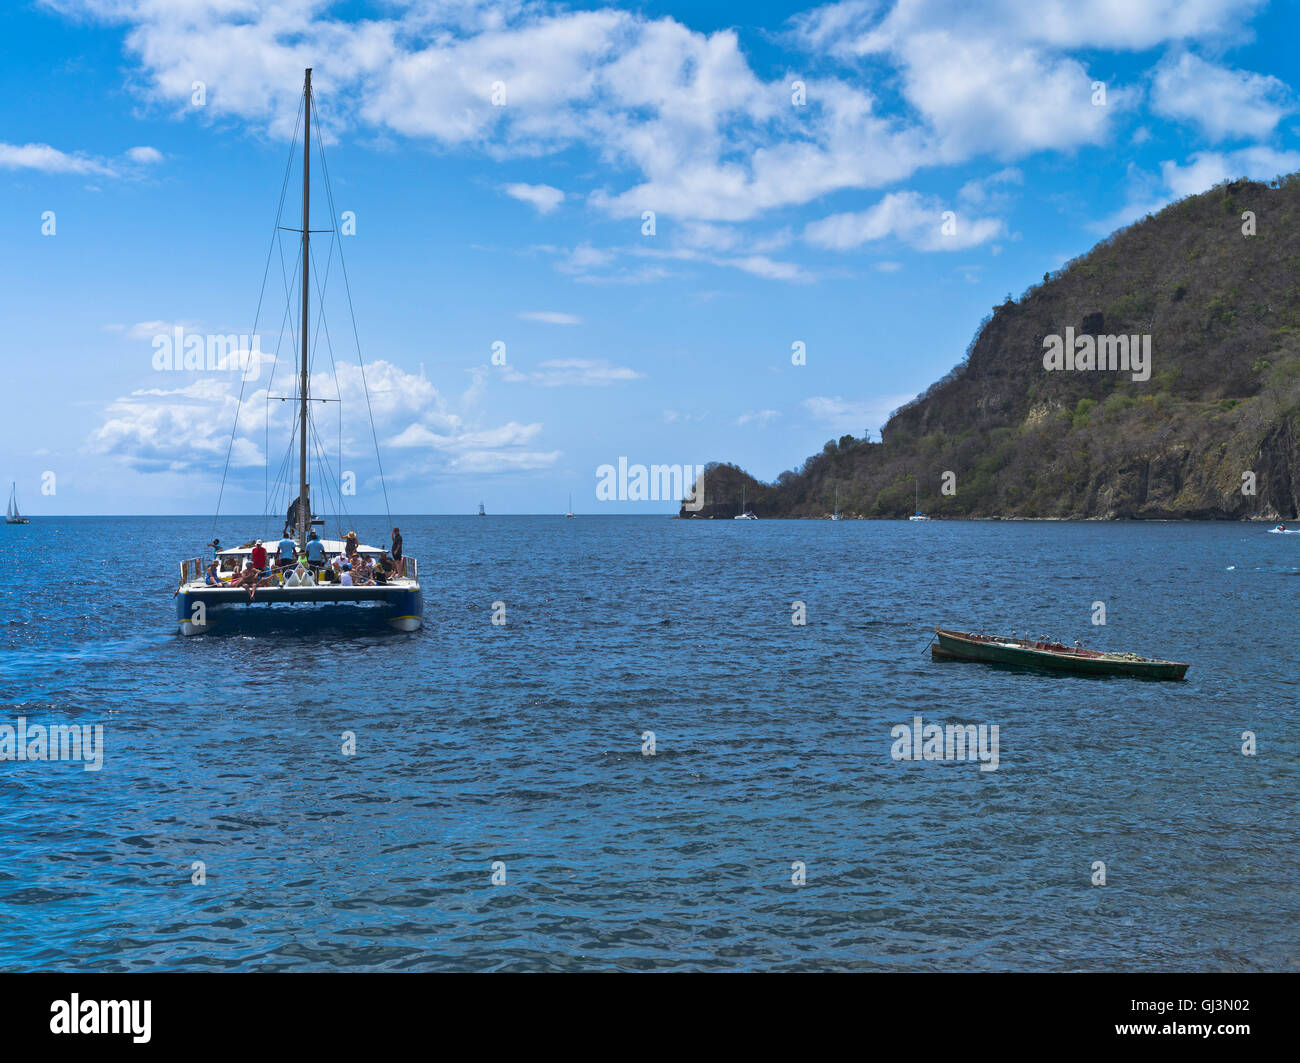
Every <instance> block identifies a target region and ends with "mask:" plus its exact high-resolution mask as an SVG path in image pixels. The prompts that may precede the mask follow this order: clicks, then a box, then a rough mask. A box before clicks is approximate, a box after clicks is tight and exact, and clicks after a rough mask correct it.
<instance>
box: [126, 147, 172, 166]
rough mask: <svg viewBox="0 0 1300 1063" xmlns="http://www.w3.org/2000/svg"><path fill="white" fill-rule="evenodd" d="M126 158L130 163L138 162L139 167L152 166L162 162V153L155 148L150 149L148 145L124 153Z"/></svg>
mask: <svg viewBox="0 0 1300 1063" xmlns="http://www.w3.org/2000/svg"><path fill="white" fill-rule="evenodd" d="M126 157H127V158H128V159H130V160H131V161H132V162H138V163H139V164H140V165H141V166H154V165H157V164H158V163H160V162H162V161H163V153H162V152H161V151H159V150H158V149H157V148H151V147H149V146H148V145H144V146H141V147H138V148H132V149H131V150H130V151H128V152H127V153H126Z"/></svg>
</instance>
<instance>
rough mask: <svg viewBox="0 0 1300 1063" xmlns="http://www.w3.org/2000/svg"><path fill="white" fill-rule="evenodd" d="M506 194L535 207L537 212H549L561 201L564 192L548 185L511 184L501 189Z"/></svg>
mask: <svg viewBox="0 0 1300 1063" xmlns="http://www.w3.org/2000/svg"><path fill="white" fill-rule="evenodd" d="M502 191H503V192H505V194H506V195H508V196H511V197H512V198H514V199H517V200H519V201H520V202H523V203H527V204H529V205H530V206H532V207H535V208H536V209H537V212H538V213H539V214H549V213H550V212H551V211H553V210H554V209H555V208H556V207H558V206H559V205H560V204H561V203H562V202H564V193H563V192H561V191H560V190H559V189H558V188H552V187H551V186H550V185H527V184H512V185H506V186H504V188H503V189H502Z"/></svg>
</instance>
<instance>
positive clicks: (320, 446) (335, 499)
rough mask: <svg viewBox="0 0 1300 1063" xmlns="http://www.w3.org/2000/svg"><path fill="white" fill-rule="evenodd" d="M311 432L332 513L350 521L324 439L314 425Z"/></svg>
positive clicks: (350, 517) (349, 514) (350, 516)
mask: <svg viewBox="0 0 1300 1063" xmlns="http://www.w3.org/2000/svg"><path fill="white" fill-rule="evenodd" d="M311 434H312V440H313V446H314V449H315V451H316V456H317V459H316V460H317V466H318V467H319V468H320V470H321V473H322V475H324V476H325V477H326V479H325V483H326V484H327V485H328V486H327V488H326V491H327V494H328V498H329V501H330V503H331V504H333V505H334V506H335V509H334V513H335V515H336V517H337V516H338V515H340V514H342V515H343V516H346V517H347V518H348V520H349V521H350V520H352V514H351V513H349V512H348V511H347V508H346V507H345V505H344V503H343V491H342V487H341V486H338V487H336V486H335V470H334V467H333V466H332V465H331V464H330V460H329V457H328V456H327V454H326V453H325V446H324V441H323V440H322V439H321V437H320V433H319V432H317V431H316V427H315V425H313V426H312V430H311ZM339 538H342V535H340V536H339Z"/></svg>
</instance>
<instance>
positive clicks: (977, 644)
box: [930, 627, 1187, 679]
mask: <svg viewBox="0 0 1300 1063" xmlns="http://www.w3.org/2000/svg"><path fill="white" fill-rule="evenodd" d="M930 652H931V655H932V656H933V657H936V658H943V659H948V660H957V661H982V662H984V663H985V664H1010V665H1019V666H1021V667H1024V668H1047V669H1050V670H1052V671H1054V672H1075V673H1077V674H1081V675H1127V676H1134V677H1135V678H1138V679H1182V678H1183V677H1184V676H1185V675H1186V674H1187V665H1185V664H1179V663H1178V662H1177V661H1161V660H1158V659H1156V658H1151V657H1139V656H1138V655H1137V654H1136V653H1104V652H1102V651H1101V650H1086V649H1083V648H1082V647H1078V646H1063V645H1061V643H1059V642H1035V641H1032V640H1030V639H1018V638H1004V637H1003V636H1001V635H972V634H970V633H969V632H964V631H948V630H947V629H945V628H941V627H937V628H935V629H934V642H933V643H932V644H931V650H930Z"/></svg>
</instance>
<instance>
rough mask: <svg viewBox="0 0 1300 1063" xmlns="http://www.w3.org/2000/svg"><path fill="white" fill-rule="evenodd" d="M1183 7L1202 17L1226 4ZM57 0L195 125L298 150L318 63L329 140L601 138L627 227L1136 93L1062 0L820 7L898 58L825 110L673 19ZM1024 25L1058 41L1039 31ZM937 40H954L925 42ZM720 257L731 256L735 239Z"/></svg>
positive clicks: (1033, 125) (738, 212)
mask: <svg viewBox="0 0 1300 1063" xmlns="http://www.w3.org/2000/svg"><path fill="white" fill-rule="evenodd" d="M1100 2H1101V0H1098V3H1100ZM1180 3H1181V4H1182V6H1183V7H1187V6H1190V7H1193V8H1200V7H1205V6H1206V4H1207V3H1208V0H1180ZM58 6H59V7H60V8H65V9H67V10H69V11H76V10H81V11H85V12H88V13H89V14H91V15H92V16H95V17H98V18H99V19H101V20H105V21H111V22H121V23H125V24H127V26H128V27H129V30H128V33H127V47H128V49H129V50H130V51H131V52H132V53H133V54H134V56H135V58H136V60H137V61H138V63H139V66H140V68H141V69H140V72H139V83H140V84H141V85H142V86H143V91H144V92H145V94H146V95H147V96H149V97H150V98H152V99H153V100H154V101H156V102H158V103H160V104H162V105H164V106H166V107H169V108H171V109H173V110H174V111H175V112H176V113H177V114H179V115H185V116H191V117H193V118H195V119H197V120H200V121H214V120H219V119H221V118H225V117H231V116H234V117H239V118H242V119H244V120H247V121H249V122H251V123H254V124H255V125H257V126H259V127H262V128H266V129H269V130H270V131H271V132H273V133H274V134H277V135H280V136H288V135H289V133H291V132H292V130H293V127H294V121H295V115H296V112H297V105H298V98H299V85H300V79H301V76H302V69H303V67H304V66H307V65H309V64H311V65H314V66H315V68H316V80H315V85H316V88H317V95H318V100H319V101H320V105H321V106H322V107H323V108H326V109H327V113H326V114H325V116H324V119H325V127H326V130H327V132H328V131H329V130H330V129H339V128H342V127H344V126H348V125H364V126H368V127H370V128H372V129H374V130H376V131H378V132H379V133H381V134H393V133H396V134H399V135H404V136H409V137H418V138H427V139H431V140H434V141H436V142H438V143H440V144H443V145H451V146H469V147H472V148H475V149H478V150H482V151H485V152H487V153H489V154H491V155H493V156H496V157H498V158H507V157H515V158H519V157H523V158H530V157H535V156H537V155H539V154H546V153H555V152H558V151H561V150H564V149H565V148H567V147H569V146H571V145H574V144H582V145H585V146H587V147H588V148H590V149H591V150H592V151H594V152H595V153H597V155H598V156H599V157H600V160H601V162H602V163H604V164H605V167H606V171H607V172H608V173H609V174H612V175H618V183H617V184H616V185H615V186H614V187H599V188H597V189H596V190H594V191H593V192H591V193H590V194H589V195H588V196H587V202H588V203H590V204H591V205H593V206H595V207H596V208H597V209H600V210H603V211H606V212H608V213H610V214H611V215H614V216H616V217H625V218H634V217H639V216H640V214H641V212H642V211H643V210H646V209H652V210H655V211H657V212H658V213H659V214H660V215H661V216H664V217H666V218H677V219H681V220H694V221H700V222H735V221H747V220H750V219H753V218H755V217H757V216H759V215H761V214H763V213H764V212H766V211H769V210H774V209H778V208H782V207H788V206H798V205H802V204H805V203H808V202H810V201H812V200H815V199H817V198H818V197H820V196H823V195H825V194H827V193H829V192H834V191H837V190H843V189H869V188H879V187H882V186H885V185H888V184H890V183H892V182H896V181H899V180H904V179H906V178H908V177H909V176H911V175H912V174H913V173H914V172H915V171H916V170H917V169H918V168H920V167H923V166H927V165H933V164H942V163H947V162H954V161H959V160H962V159H964V158H966V157H969V156H971V155H976V154H985V153H992V154H998V155H1004V156H1005V155H1011V154H1015V153H1017V152H1027V151H1037V150H1040V149H1043V148H1056V149H1069V148H1073V147H1076V146H1078V145H1081V144H1091V143H1096V142H1097V141H1098V140H1099V139H1100V138H1101V137H1102V136H1103V134H1104V132H1105V128H1106V124H1107V122H1108V115H1110V114H1111V113H1113V111H1114V110H1115V109H1116V108H1115V106H1114V105H1115V103H1116V101H1117V100H1118V99H1119V98H1120V93H1119V92H1118V91H1116V92H1113V93H1112V94H1111V101H1112V106H1110V107H1105V108H1096V107H1092V106H1091V105H1090V100H1089V92H1090V88H1089V86H1090V79H1089V77H1088V75H1087V72H1086V71H1085V70H1084V69H1083V67H1082V65H1081V64H1080V63H1079V62H1078V61H1077V60H1075V59H1072V58H1069V57H1066V56H1062V55H1059V54H1057V53H1054V52H1052V51H1051V50H1050V49H1051V47H1054V46H1057V45H1059V44H1061V43H1063V42H1062V41H1061V40H1060V39H1059V38H1060V36H1061V33H1062V32H1064V31H1065V30H1070V29H1073V28H1074V23H1075V22H1077V21H1079V20H1077V19H1073V18H1072V17H1070V16H1069V15H1068V14H1067V12H1066V8H1065V7H1064V6H1063V5H1062V3H1045V4H1043V5H1042V6H1043V7H1044V8H1047V9H1050V10H1053V11H1055V18H1054V19H1053V18H1049V17H1045V16H1044V15H1043V13H1042V12H1040V11H1037V10H1035V9H1034V8H1033V5H1014V4H1004V5H1002V6H1004V7H1007V8H1008V10H1007V11H1003V12H1002V13H1001V14H1000V15H998V17H996V18H994V19H992V20H991V23H990V24H989V25H985V20H983V19H978V18H973V17H971V16H969V15H961V16H960V17H958V16H954V15H953V14H952V12H950V11H949V10H947V8H946V7H945V6H944V5H939V6H937V7H936V6H935V5H934V4H932V3H916V2H911V0H908V2H900V3H898V4H896V5H895V6H894V7H893V8H892V9H891V10H890V13H889V15H888V17H887V18H885V19H883V20H880V22H879V25H869V26H868V29H869V30H870V32H868V33H866V34H865V35H863V34H859V35H858V37H854V36H853V33H856V32H857V25H856V23H857V22H858V21H860V14H861V11H862V10H867V11H874V10H876V8H875V6H874V5H873V7H872V8H870V9H867V8H864V7H863V5H854V4H849V5H844V6H842V7H841V8H823V9H820V10H819V12H816V13H814V17H809V18H806V19H805V20H804V21H803V23H801V25H803V26H804V28H805V31H806V32H805V33H804V34H803V39H804V41H805V43H808V44H811V45H813V46H816V47H820V48H824V49H828V50H832V51H834V52H836V53H844V52H845V51H846V50H847V52H848V53H850V54H857V55H872V56H875V57H878V58H879V59H881V60H882V61H881V62H879V63H876V64H874V65H873V67H872V69H871V72H870V74H869V75H864V76H855V77H854V78H852V79H846V78H839V77H833V76H822V77H816V78H812V77H807V76H805V78H804V80H805V81H806V83H807V93H808V95H807V103H806V105H805V106H803V107H798V108H796V107H794V106H792V105H791V100H790V87H789V84H788V80H789V79H788V78H787V77H786V76H784V75H779V76H774V77H772V78H771V79H770V80H767V79H765V78H764V77H762V76H760V75H759V74H757V73H756V72H755V70H754V69H753V67H752V66H751V64H750V62H749V60H748V58H747V57H746V55H745V53H744V52H743V51H742V49H741V46H740V42H739V38H738V36H737V34H736V33H735V31H733V30H730V29H724V30H719V31H717V32H713V33H702V32H696V31H694V30H691V29H690V28H688V27H686V26H684V25H682V24H681V23H679V22H678V21H676V20H674V19H672V18H669V17H660V18H650V17H646V16H643V15H640V14H635V13H632V12H628V11H621V10H616V9H613V8H605V9H599V10H576V11H575V10H566V9H564V8H561V7H558V6H553V5H547V4H531V3H530V4H523V3H509V2H508V3H506V4H505V5H504V6H502V5H499V4H497V5H487V4H483V5H480V4H477V3H473V2H462V3H456V4H452V5H449V6H448V5H435V6H431V7H428V8H424V7H396V8H389V9H384V8H381V9H380V13H379V14H377V15H376V16H375V17H372V18H369V19H366V20H364V21H359V22H355V23H349V22H346V21H344V20H343V19H341V18H339V17H338V16H337V15H336V14H335V13H334V12H333V11H332V9H330V8H329V7H327V6H325V5H323V4H318V3H313V2H308V0H295V2H292V3H287V4H282V5H267V6H260V5H252V4H248V3H242V2H231V0H208V2H204V0H187V2H186V3H184V4H180V5H165V4H160V3H154V2H144V0H85V2H84V3H81V4H78V3H76V2H75V0H58ZM1129 6H1130V7H1131V6H1136V5H1129ZM1108 7H1109V8H1115V10H1113V11H1112V10H1109V9H1106V10H1105V11H1104V13H1105V15H1106V17H1105V18H1098V19H1097V22H1098V24H1099V26H1103V27H1104V26H1106V25H1109V24H1111V23H1115V22H1124V21H1125V20H1126V19H1128V17H1129V16H1128V13H1127V11H1126V9H1123V5H1119V4H1115V3H1114V2H1113V0H1111V3H1110V4H1109V5H1108ZM1237 7H1238V8H1240V7H1241V5H1240V4H1238V5H1237ZM917 9H920V10H921V11H922V13H923V14H925V15H926V17H916V16H917ZM1013 9H1014V10H1013ZM1102 10H1103V9H1102V8H1101V7H1099V8H1098V11H1102ZM927 13H928V14H927ZM1012 13H1014V14H1016V15H1017V16H1018V17H1019V18H1020V19H1027V20H1028V21H1030V22H1033V23H1035V24H1037V25H1039V26H1041V27H1044V29H1043V31H1042V32H1040V33H1038V34H1037V36H1036V37H1035V35H1034V34H1030V35H1029V36H1028V37H1026V36H1025V34H1024V33H1022V32H1021V31H1020V30H1019V29H1017V25H1018V22H1017V19H1016V18H1012V17H1011V14H1012ZM817 20H820V22H819V23H818V25H820V26H821V29H819V30H816V31H814V30H812V29H811V28H810V27H812V26H813V24H814V22H816V21H817ZM836 20H838V21H839V22H840V23H842V25H841V32H840V34H839V35H838V36H836V37H834V38H832V37H831V36H829V35H827V34H826V33H824V32H823V31H824V29H825V27H826V26H827V25H829V24H830V23H831V22H835V21H836ZM867 21H868V23H872V22H874V21H875V20H874V17H873V18H872V19H868V20H867ZM955 22H960V24H961V29H960V31H959V30H958V29H956V28H952V27H953V24H954V23H955ZM1180 22H1181V23H1183V24H1185V25H1186V26H1188V27H1191V28H1193V29H1196V28H1203V27H1205V26H1216V27H1217V26H1219V25H1220V22H1219V21H1217V20H1215V19H1213V18H1211V17H1210V14H1209V13H1204V14H1203V17H1201V18H1199V19H1191V18H1187V17H1186V16H1184V15H1180V14H1179V13H1178V11H1177V10H1171V12H1170V14H1169V16H1168V17H1167V19H1166V20H1165V25H1163V26H1162V27H1161V32H1162V33H1165V34H1167V33H1168V32H1171V31H1170V29H1169V27H1170V25H1174V26H1176V25H1178V24H1179V23H1180ZM933 26H947V27H949V28H948V29H945V30H940V31H934V30H932V29H927V27H933ZM1054 27H1055V28H1054ZM1140 29H1141V27H1140V26H1134V27H1133V28H1132V31H1133V33H1137V32H1138V31H1139V30H1140ZM1049 31H1050V32H1049ZM1076 35H1077V34H1076ZM1085 36H1086V35H1085ZM859 37H860V38H861V39H859ZM845 41H848V42H849V43H848V44H846V43H845ZM1008 41H1011V42H1013V44H1014V45H1015V46H1013V47H1007V43H1008ZM196 80H199V81H203V82H205V84H206V85H207V86H208V96H207V103H206V105H205V106H204V107H203V108H195V107H192V106H191V105H190V97H191V92H192V88H191V86H192V83H193V82H194V81H196ZM494 84H499V85H500V86H502V87H503V91H504V92H505V106H493V104H492V93H493V86H494ZM900 90H901V91H902V93H903V95H904V98H905V99H906V101H907V103H908V104H909V105H910V108H911V109H912V110H913V112H914V113H909V112H907V111H905V112H903V113H902V114H899V115H891V114H888V113H886V112H883V111H882V110H881V108H880V105H879V102H878V101H879V99H882V98H889V97H892V96H893V95H894V94H895V93H897V92H898V91H900ZM627 173H631V174H632V175H633V176H632V177H631V179H630V181H629V179H628V178H626V177H624V176H623V175H624V174H627ZM506 190H507V192H508V194H512V195H515V196H517V197H518V198H522V199H524V200H525V201H527V202H530V203H532V204H533V205H534V206H536V207H537V208H538V209H539V210H543V211H545V210H548V209H553V207H554V205H555V204H556V203H558V202H560V201H561V200H560V199H558V198H557V197H559V196H561V195H563V193H561V192H560V191H559V190H558V189H554V188H552V187H551V186H548V185H538V184H515V185H510V186H507V189H506ZM713 236H714V237H719V236H720V234H718V233H715V234H713ZM709 249H710V250H712V251H713V252H714V253H719V254H721V253H727V252H728V251H729V250H730V249H729V248H727V247H725V246H720V245H718V244H717V243H716V242H715V243H714V244H713V245H712V246H711V247H710V248H709ZM750 250H751V251H752V252H753V253H754V254H757V255H762V254H763V252H762V250H761V249H754V248H751V249H750ZM729 264H731V265H734V266H735V267H737V268H741V269H748V270H749V271H751V272H754V273H756V274H758V275H761V276H775V277H781V278H783V279H789V271H788V269H787V268H786V267H785V266H783V265H780V264H773V263H772V262H771V261H770V260H767V259H763V258H752V257H750V256H749V255H744V254H740V255H737V256H736V258H735V260H734V261H733V262H731V263H729Z"/></svg>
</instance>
